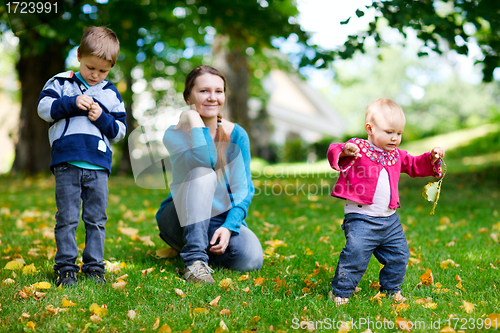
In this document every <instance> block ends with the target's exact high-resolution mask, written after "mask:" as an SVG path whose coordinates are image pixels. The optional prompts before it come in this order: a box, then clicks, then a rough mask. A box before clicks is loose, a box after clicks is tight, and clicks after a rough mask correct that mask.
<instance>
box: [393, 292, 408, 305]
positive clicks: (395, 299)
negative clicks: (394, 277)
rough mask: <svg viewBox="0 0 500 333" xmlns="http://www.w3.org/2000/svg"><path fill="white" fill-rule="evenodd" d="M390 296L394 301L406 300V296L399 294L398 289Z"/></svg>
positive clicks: (402, 301)
mask: <svg viewBox="0 0 500 333" xmlns="http://www.w3.org/2000/svg"><path fill="white" fill-rule="evenodd" d="M391 298H392V299H393V300H394V303H404V302H406V301H407V300H408V299H407V298H406V297H404V296H403V295H401V291H398V292H397V293H395V294H392V295H391Z"/></svg>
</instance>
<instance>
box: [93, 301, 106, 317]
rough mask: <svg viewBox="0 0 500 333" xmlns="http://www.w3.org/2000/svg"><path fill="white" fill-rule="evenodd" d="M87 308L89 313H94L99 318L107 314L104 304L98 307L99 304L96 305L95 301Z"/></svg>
mask: <svg viewBox="0 0 500 333" xmlns="http://www.w3.org/2000/svg"><path fill="white" fill-rule="evenodd" d="M89 310H90V313H91V314H94V315H96V316H99V317H101V318H102V317H105V316H106V315H107V314H108V309H107V308H106V305H103V306H101V307H100V306H99V305H97V303H92V305H90V308H89Z"/></svg>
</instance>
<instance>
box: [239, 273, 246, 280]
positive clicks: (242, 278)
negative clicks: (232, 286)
mask: <svg viewBox="0 0 500 333" xmlns="http://www.w3.org/2000/svg"><path fill="white" fill-rule="evenodd" d="M245 280H248V274H245V275H242V276H240V277H239V278H238V281H245Z"/></svg>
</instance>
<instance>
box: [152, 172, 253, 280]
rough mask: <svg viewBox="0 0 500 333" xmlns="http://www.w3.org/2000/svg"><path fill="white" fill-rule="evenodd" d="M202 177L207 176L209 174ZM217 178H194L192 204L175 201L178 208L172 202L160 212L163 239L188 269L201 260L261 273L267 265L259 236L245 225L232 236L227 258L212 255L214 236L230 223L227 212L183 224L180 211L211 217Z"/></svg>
mask: <svg viewBox="0 0 500 333" xmlns="http://www.w3.org/2000/svg"><path fill="white" fill-rule="evenodd" d="M212 172H213V171H212ZM201 173H203V174H206V172H205V171H202V172H201ZM213 177H214V179H210V177H193V178H192V179H191V180H190V186H189V187H188V188H186V189H185V192H184V193H183V196H184V197H185V198H190V200H189V203H188V202H183V203H180V202H179V201H177V200H174V201H177V203H176V204H174V202H170V203H169V204H168V205H167V206H166V207H165V208H163V209H162V210H161V211H160V213H159V214H158V215H157V222H158V228H159V229H160V237H161V238H162V239H163V240H164V241H165V242H166V243H167V244H169V245H170V246H171V247H172V248H174V249H176V250H177V251H179V252H180V257H181V259H182V261H184V264H185V266H186V267H187V266H189V265H191V264H192V263H193V262H195V261H196V260H201V261H203V262H206V263H208V264H210V265H214V266H222V267H225V268H229V269H234V270H238V271H251V270H258V269H260V268H261V267H262V262H263V252H262V246H261V244H260V241H259V239H258V238H257V236H255V234H254V233H253V232H252V231H251V230H250V229H249V228H247V227H246V226H244V225H242V226H241V228H240V232H239V234H235V233H233V234H232V235H231V238H230V239H229V244H228V246H227V248H226V251H225V252H224V253H223V254H221V255H215V254H212V253H211V252H210V251H209V249H210V244H209V242H210V239H212V236H213V234H214V232H215V231H216V230H217V229H218V228H219V227H220V226H222V225H223V224H224V222H225V221H226V217H227V212H226V213H223V214H220V215H216V216H214V217H211V218H207V219H205V220H203V221H201V222H196V223H191V224H189V223H188V224H187V225H185V226H181V223H180V222H179V215H178V213H177V210H176V207H181V209H185V210H191V211H186V212H183V213H181V214H180V215H181V216H186V215H189V214H190V213H193V211H194V210H197V211H199V210H203V209H208V210H209V211H208V213H210V209H211V204H210V203H211V200H212V198H213V193H214V192H213V191H215V187H216V185H217V184H216V182H215V181H214V180H215V179H216V176H215V173H214V172H213ZM190 192H191V193H190ZM193 192H194V193H193ZM195 197H196V200H195V199H194V198H195ZM207 202H208V203H209V204H208V205H207V204H206V203H207ZM198 214H200V212H198ZM202 215H206V214H202ZM208 216H210V215H208Z"/></svg>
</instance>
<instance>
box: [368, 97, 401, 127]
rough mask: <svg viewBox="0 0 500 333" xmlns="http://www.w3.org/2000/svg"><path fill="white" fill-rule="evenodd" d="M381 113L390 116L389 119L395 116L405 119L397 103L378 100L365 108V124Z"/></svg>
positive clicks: (385, 99)
mask: <svg viewBox="0 0 500 333" xmlns="http://www.w3.org/2000/svg"><path fill="white" fill-rule="evenodd" d="M381 113H382V114H390V115H391V117H393V116H394V115H395V114H397V115H399V116H401V117H402V118H403V119H405V114H404V112H403V109H402V108H401V107H400V106H399V105H398V104H397V103H395V102H394V101H392V100H390V99H388V98H379V99H377V100H375V101H373V102H371V103H370V104H369V105H368V107H367V108H366V115H365V123H369V122H372V121H373V120H374V118H376V116H377V115H380V114H381Z"/></svg>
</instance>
